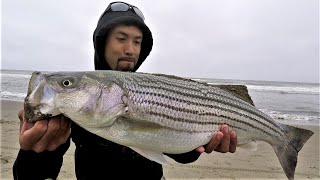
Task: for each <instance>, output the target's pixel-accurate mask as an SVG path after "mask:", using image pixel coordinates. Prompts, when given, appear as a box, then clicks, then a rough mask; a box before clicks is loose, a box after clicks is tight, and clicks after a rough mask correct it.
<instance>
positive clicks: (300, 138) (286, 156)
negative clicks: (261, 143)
mask: <svg viewBox="0 0 320 180" xmlns="http://www.w3.org/2000/svg"><path fill="white" fill-rule="evenodd" d="M283 127H284V128H285V135H284V143H282V144H277V145H273V149H274V151H275V153H276V154H277V157H278V159H279V161H280V164H281V166H282V168H283V170H284V172H285V173H286V175H287V178H288V179H294V172H295V169H296V166H297V159H298V152H299V151H300V150H301V149H302V147H303V145H304V143H306V142H307V140H308V139H309V138H310V137H311V136H312V135H313V132H312V131H310V130H306V129H300V128H296V127H292V126H288V125H283Z"/></svg>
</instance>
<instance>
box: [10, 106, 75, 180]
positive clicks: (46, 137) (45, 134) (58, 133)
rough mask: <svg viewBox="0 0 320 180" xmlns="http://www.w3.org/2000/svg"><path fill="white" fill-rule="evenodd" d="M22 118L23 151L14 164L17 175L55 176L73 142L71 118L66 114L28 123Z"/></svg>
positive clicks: (21, 150)
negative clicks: (71, 137)
mask: <svg viewBox="0 0 320 180" xmlns="http://www.w3.org/2000/svg"><path fill="white" fill-rule="evenodd" d="M18 117H19V119H20V135H19V142H20V151H19V153H18V156H17V159H16V161H15V163H14V165H13V176H14V179H19V180H20V179H45V178H52V179H56V178H57V176H58V174H59V171H60V168H61V166H62V161H63V155H64V153H65V152H66V151H67V150H68V148H69V146H70V137H69V136H70V121H69V120H68V119H66V118H64V117H63V116H59V117H54V118H52V119H50V120H41V121H37V122H36V123H34V124H33V123H28V122H26V121H25V120H24V119H23V118H24V112H23V111H20V112H19V114H18Z"/></svg>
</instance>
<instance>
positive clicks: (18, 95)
mask: <svg viewBox="0 0 320 180" xmlns="http://www.w3.org/2000/svg"><path fill="white" fill-rule="evenodd" d="M26 96H27V93H18V92H8V91H1V92H0V97H1V98H4V99H13V100H23V99H24V98H25V97H26Z"/></svg>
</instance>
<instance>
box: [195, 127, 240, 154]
mask: <svg viewBox="0 0 320 180" xmlns="http://www.w3.org/2000/svg"><path fill="white" fill-rule="evenodd" d="M236 147H237V134H236V132H235V131H229V126H228V125H226V124H224V125H222V126H221V129H220V132H216V133H215V134H214V136H213V137H212V139H211V140H210V142H209V143H208V144H207V145H205V146H201V147H198V148H197V149H196V151H198V152H200V153H203V152H206V153H211V152H212V151H213V150H214V151H217V152H221V153H226V152H231V153H234V152H235V151H236Z"/></svg>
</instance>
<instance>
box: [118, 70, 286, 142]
mask: <svg viewBox="0 0 320 180" xmlns="http://www.w3.org/2000/svg"><path fill="white" fill-rule="evenodd" d="M139 75H140V74H139ZM139 75H136V76H132V77H130V79H128V80H127V81H125V82H133V83H128V84H125V85H124V88H125V89H128V91H129V92H131V93H129V97H130V96H132V97H131V98H129V99H132V104H130V105H129V107H132V111H133V112H136V111H139V110H141V109H140V107H139V108H136V109H135V108H134V106H135V105H136V104H140V103H141V102H142V101H144V102H146V109H143V110H144V112H148V111H149V110H150V109H156V110H159V109H161V108H162V107H166V108H167V109H169V110H171V111H172V113H171V114H174V116H171V117H170V116H164V115H163V114H162V113H159V112H154V111H151V114H150V116H151V118H150V119H151V120H154V121H153V122H155V123H159V122H161V121H159V119H166V122H167V121H173V122H175V121H177V122H181V123H180V126H179V125H177V123H176V124H175V127H177V128H186V129H189V130H191V131H194V130H193V129H191V128H190V126H188V125H187V123H195V124H200V125H201V127H202V128H203V127H204V126H203V125H204V124H206V122H208V123H207V124H208V125H207V128H206V129H207V130H211V131H212V129H216V130H218V127H214V126H219V125H220V124H221V123H213V121H212V119H217V117H218V118H219V115H218V114H216V113H212V112H213V110H212V109H217V110H218V111H223V110H227V111H228V112H229V113H224V114H226V115H225V116H224V119H225V120H226V122H224V123H227V124H229V125H230V126H231V127H233V128H234V129H235V130H237V129H238V130H241V131H243V130H245V131H251V130H252V129H246V128H241V127H239V128H238V126H239V125H241V122H247V121H248V120H252V121H254V123H261V125H262V127H260V129H259V131H260V132H263V133H265V134H267V135H268V136H269V135H272V133H270V132H268V131H265V130H264V128H268V129H270V131H274V132H273V133H275V134H277V135H278V136H282V135H283V133H282V132H281V131H280V130H279V126H274V125H275V124H274V123H271V124H270V123H269V122H272V121H271V120H270V118H268V117H267V118H266V116H265V117H263V116H261V114H260V113H259V112H260V111H256V110H254V109H253V108H251V105H249V104H248V103H243V102H241V101H242V100H240V99H237V98H235V97H234V96H231V95H229V94H227V93H226V92H225V93H224V92H221V91H218V92H216V91H215V92H210V91H205V92H207V94H208V95H205V96H201V94H200V95H199V93H198V92H199V89H200V88H201V89H205V88H206V87H207V86H200V87H199V88H197V89H196V88H192V87H195V86H191V88H190V82H192V81H187V82H188V84H187V83H186V81H185V80H184V79H176V78H172V77H169V76H168V77H167V76H161V77H157V78H153V79H151V78H148V77H145V76H144V75H145V74H141V75H142V77H141V76H139ZM164 78H167V79H165V80H163V79H164ZM170 78H171V79H170ZM163 82H166V84H164V85H163V84H162V83H163ZM131 84H135V85H134V86H131ZM176 84H177V85H176ZM194 84H197V85H199V83H196V82H195V83H194ZM137 85H138V86H137ZM157 85H158V86H157ZM159 85H160V87H159ZM168 85H170V86H171V88H172V89H169V88H168ZM187 85H189V86H187ZM200 85H201V84H200ZM132 87H134V88H132ZM207 89H208V88H207ZM210 90H211V91H212V89H210ZM157 91H158V92H157ZM200 91H201V90H200ZM203 91H204V90H203ZM203 91H202V92H203ZM208 92H210V94H209V93H208ZM164 94H167V95H164ZM203 94H204V93H203ZM211 94H214V95H215V96H218V98H217V97H214V96H212V95H211ZM150 96H151V97H150ZM168 97H175V98H173V99H170V98H168ZM149 98H151V99H153V101H150V100H146V99H149ZM199 99H202V101H200V103H199ZM235 99H236V101H235ZM159 102H163V103H159ZM165 102H167V103H165ZM217 102H220V103H221V104H220V106H219V104H217ZM240 103H242V104H243V105H240ZM175 104H178V106H177V105H175ZM190 104H194V105H195V104H196V105H195V106H193V107H190ZM159 106H160V107H159ZM221 106H225V107H221ZM201 111H202V112H201ZM162 112H163V111H162ZM138 114H139V113H138ZM185 114H192V115H194V116H190V117H191V118H186V117H184V115H185ZM199 116H200V118H199ZM204 116H205V118H203V117H204ZM252 116H255V117H252ZM236 119H237V120H239V121H238V123H236V122H237V121H235V120H236ZM241 119H244V120H243V121H240V120H241ZM242 124H243V123H242ZM161 125H163V126H165V127H171V126H172V123H168V122H167V123H166V124H161ZM237 125H238V126H237ZM245 125H246V126H248V123H245ZM252 127H256V126H252ZM195 129H198V128H195ZM255 129H257V128H255ZM253 130H254V129H253ZM268 136H267V137H268ZM263 140H268V138H265V139H263ZM247 141H248V140H246V142H247ZM239 143H241V142H239Z"/></svg>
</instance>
